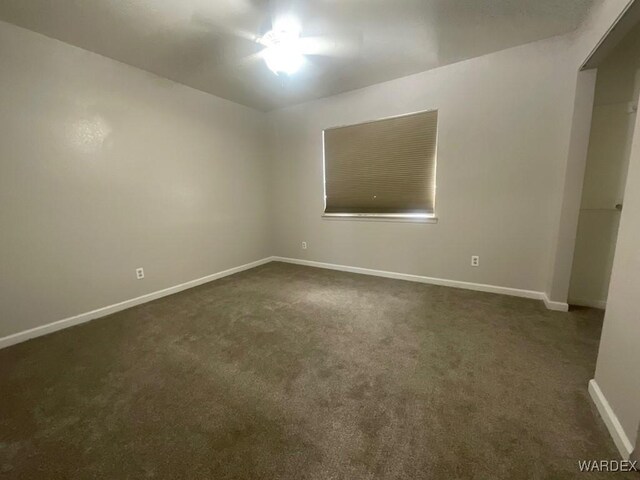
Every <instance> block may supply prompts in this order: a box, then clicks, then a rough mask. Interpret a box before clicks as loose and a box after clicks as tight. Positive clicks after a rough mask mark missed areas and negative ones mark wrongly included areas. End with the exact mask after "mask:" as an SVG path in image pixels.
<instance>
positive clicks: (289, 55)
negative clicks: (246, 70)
mask: <svg viewBox="0 0 640 480" xmlns="http://www.w3.org/2000/svg"><path fill="white" fill-rule="evenodd" d="M260 43H261V44H262V45H264V46H265V47H266V48H265V49H264V50H263V51H262V58H264V61H265V63H266V64H267V67H269V69H270V70H271V71H272V72H273V73H275V74H276V75H279V74H286V75H292V74H294V73H295V72H297V71H298V70H299V69H300V67H301V66H302V64H303V62H304V55H303V54H302V48H301V45H300V28H299V27H298V26H297V24H296V23H295V22H292V21H286V22H285V21H282V22H280V23H277V24H276V28H274V29H273V30H270V31H269V32H267V33H266V34H265V35H264V36H263V37H262V38H261V39H260Z"/></svg>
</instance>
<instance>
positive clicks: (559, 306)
mask: <svg viewBox="0 0 640 480" xmlns="http://www.w3.org/2000/svg"><path fill="white" fill-rule="evenodd" d="M542 301H543V302H544V304H545V306H546V307H547V308H548V309H549V310H555V311H557V312H568V311H569V304H568V303H567V302H556V301H554V300H549V297H548V296H547V294H546V293H543V294H542Z"/></svg>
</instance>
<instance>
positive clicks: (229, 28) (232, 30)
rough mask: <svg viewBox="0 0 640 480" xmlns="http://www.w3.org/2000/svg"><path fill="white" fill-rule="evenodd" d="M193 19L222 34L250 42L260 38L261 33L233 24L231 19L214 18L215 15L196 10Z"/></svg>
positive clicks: (205, 27) (211, 30) (201, 25)
mask: <svg viewBox="0 0 640 480" xmlns="http://www.w3.org/2000/svg"><path fill="white" fill-rule="evenodd" d="M191 21H192V23H193V24H195V25H197V26H199V27H201V28H203V29H207V30H209V31H210V32H212V33H214V34H217V35H220V36H227V37H235V38H239V39H242V40H247V41H249V42H255V41H256V40H257V39H258V38H259V35H257V34H256V33H255V32H253V31H251V30H250V29H248V28H242V27H240V26H233V25H232V23H233V22H231V21H227V22H223V21H218V20H214V18H213V17H211V16H208V15H205V14H203V13H202V12H195V13H194V14H193V16H192V17H191ZM236 23H239V22H236Z"/></svg>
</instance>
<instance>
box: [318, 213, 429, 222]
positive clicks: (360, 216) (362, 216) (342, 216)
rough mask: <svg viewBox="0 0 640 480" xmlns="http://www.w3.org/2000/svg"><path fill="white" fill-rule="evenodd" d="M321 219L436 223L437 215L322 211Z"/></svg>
mask: <svg viewBox="0 0 640 480" xmlns="http://www.w3.org/2000/svg"><path fill="white" fill-rule="evenodd" d="M322 219H323V220H342V221H345V220H346V221H348V220H356V221H360V222H401V223H438V217H436V216H435V215H434V216H429V217H422V216H411V215H399V214H397V215H393V214H374V213H323V214H322Z"/></svg>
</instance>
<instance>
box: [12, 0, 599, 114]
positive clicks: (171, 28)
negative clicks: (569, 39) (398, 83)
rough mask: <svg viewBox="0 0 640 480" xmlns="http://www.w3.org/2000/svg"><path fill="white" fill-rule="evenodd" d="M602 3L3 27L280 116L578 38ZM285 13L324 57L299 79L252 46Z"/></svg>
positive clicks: (134, 13)
mask: <svg viewBox="0 0 640 480" xmlns="http://www.w3.org/2000/svg"><path fill="white" fill-rule="evenodd" d="M597 1H600V0H271V1H270V0H2V1H1V2H0V20H4V21H7V22H10V23H13V24H16V25H19V26H22V27H25V28H28V29H30V30H33V31H36V32H39V33H42V34H44V35H47V36H49V37H53V38H56V39H59V40H62V41H64V42H67V43H70V44H72V45H76V46H78V47H81V48H84V49H86V50H90V51H93V52H96V53H100V54H102V55H105V56H107V57H111V58H114V59H116V60H120V61H122V62H124V63H128V64H130V65H133V66H136V67H139V68H142V69H144V70H147V71H149V72H153V73H155V74H157V75H160V76H163V77H166V78H169V79H172V80H174V81H177V82H180V83H183V84H185V85H189V86H191V87H194V88H197V89H199V90H203V91H205V92H209V93H212V94H214V95H217V96H220V97H224V98H227V99H229V100H233V101H235V102H238V103H242V104H245V105H248V106H251V107H255V108H258V109H262V110H270V109H273V108H278V107H282V106H286V105H291V104H294V103H299V102H302V101H306V100H310V99H314V98H320V97H325V96H329V95H333V94H336V93H340V92H344V91H347V90H352V89H355V88H360V87H364V86H367V85H372V84H375V83H379V82H382V81H385V80H391V79H393V78H398V77H402V76H405V75H409V74H411V73H417V72H421V71H424V70H428V69H430V68H434V67H437V66H442V65H446V64H449V63H453V62H456V61H459V60H463V59H466V58H471V57H475V56H479V55H483V54H486V53H490V52H494V51H498V50H502V49H504V48H509V47H512V46H516V45H520V44H523V43H527V42H530V41H534V40H538V39H542V38H546V37H550V36H554V35H558V34H563V33H567V32H569V31H571V30H574V29H575V28H577V27H578V26H579V24H580V23H581V22H582V20H583V19H584V17H585V16H586V14H587V12H588V10H589V8H590V6H591V5H592V4H593V3H595V2H597ZM283 13H289V14H293V15H295V16H296V17H297V18H298V19H299V21H300V23H301V24H302V29H303V36H306V37H312V38H313V39H314V40H312V41H310V44H311V45H312V46H313V47H314V48H315V49H316V50H317V51H318V53H319V54H318V55H313V56H309V57H308V60H307V62H306V64H305V65H304V66H303V68H302V70H301V71H299V72H298V73H296V74H295V75H293V76H291V77H289V78H286V77H277V76H276V75H274V74H273V73H271V72H270V71H269V70H268V69H267V68H266V66H265V65H264V63H263V62H262V61H261V59H260V58H259V57H258V56H257V55H255V54H256V53H257V52H259V50H260V49H261V47H260V46H259V45H258V44H256V43H255V42H254V41H253V40H251V38H252V37H255V36H258V35H259V34H260V33H261V30H262V33H264V30H265V28H267V26H268V25H269V22H270V18H271V17H272V16H275V17H277V16H278V15H282V14H283ZM344 47H348V48H344Z"/></svg>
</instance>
